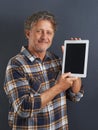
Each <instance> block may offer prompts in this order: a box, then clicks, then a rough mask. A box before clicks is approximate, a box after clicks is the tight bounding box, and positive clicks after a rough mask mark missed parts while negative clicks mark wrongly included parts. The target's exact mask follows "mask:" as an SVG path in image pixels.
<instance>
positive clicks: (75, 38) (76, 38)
mask: <svg viewBox="0 0 98 130" xmlns="http://www.w3.org/2000/svg"><path fill="white" fill-rule="evenodd" d="M71 40H81V38H78V37H74V38H73V37H71Z"/></svg>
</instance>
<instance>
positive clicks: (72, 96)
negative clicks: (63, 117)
mask: <svg viewBox="0 0 98 130" xmlns="http://www.w3.org/2000/svg"><path fill="white" fill-rule="evenodd" d="M83 95H84V89H83V85H82V87H81V89H80V91H79V92H78V93H77V94H75V93H73V92H72V91H71V89H68V90H67V92H66V96H67V99H69V100H71V101H73V102H79V101H80V100H81V98H82V97H83Z"/></svg>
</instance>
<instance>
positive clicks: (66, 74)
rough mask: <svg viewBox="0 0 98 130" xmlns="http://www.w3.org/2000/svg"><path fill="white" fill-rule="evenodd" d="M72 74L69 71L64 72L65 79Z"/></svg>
mask: <svg viewBox="0 0 98 130" xmlns="http://www.w3.org/2000/svg"><path fill="white" fill-rule="evenodd" d="M70 76H71V72H68V73H64V74H62V77H63V78H64V79H65V78H68V77H70Z"/></svg>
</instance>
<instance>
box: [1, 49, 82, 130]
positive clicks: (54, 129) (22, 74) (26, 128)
mask: <svg viewBox="0 0 98 130" xmlns="http://www.w3.org/2000/svg"><path fill="white" fill-rule="evenodd" d="M60 72H61V60H60V59H59V58H58V57H57V56H55V55H54V54H52V53H50V52H48V51H47V53H46V56H45V59H44V61H43V62H42V61H41V60H40V59H39V58H36V57H35V56H32V55H31V54H30V53H29V52H28V50H27V49H26V48H25V47H22V49H21V52H20V53H19V54H18V55H16V56H15V57H13V58H11V59H10V60H9V63H8V66H7V69H6V76H5V84H4V90H5V92H6V94H7V96H8V98H9V103H10V109H9V116H8V120H9V125H10V126H11V127H12V130H68V120H67V111H66V97H68V98H69V99H70V100H72V101H79V100H80V98H81V97H82V96H83V91H82V90H81V91H80V92H79V93H78V94H77V95H75V94H74V93H72V92H71V91H70V90H67V91H66V92H62V93H60V94H58V95H57V96H56V97H55V98H54V99H53V100H52V101H50V102H49V103H47V105H46V106H45V107H44V108H41V97H40V94H41V93H43V92H44V91H46V90H47V89H49V88H51V87H52V86H54V85H55V83H56V80H57V78H58V76H59V73H60Z"/></svg>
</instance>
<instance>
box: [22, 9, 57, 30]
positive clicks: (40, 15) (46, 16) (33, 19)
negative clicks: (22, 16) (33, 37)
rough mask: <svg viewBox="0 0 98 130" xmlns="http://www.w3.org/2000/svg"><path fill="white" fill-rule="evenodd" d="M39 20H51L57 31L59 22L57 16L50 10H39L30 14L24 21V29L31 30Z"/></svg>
mask: <svg viewBox="0 0 98 130" xmlns="http://www.w3.org/2000/svg"><path fill="white" fill-rule="evenodd" d="M39 20H49V21H50V22H51V24H52V26H53V29H54V32H55V31H56V29H57V23H56V20H55V16H54V15H53V14H52V13H50V12H48V11H39V12H36V13H34V14H32V15H31V16H29V17H28V18H27V20H26V21H25V23H24V30H30V29H31V28H32V27H33V25H34V24H35V23H37V22H38V21H39Z"/></svg>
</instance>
